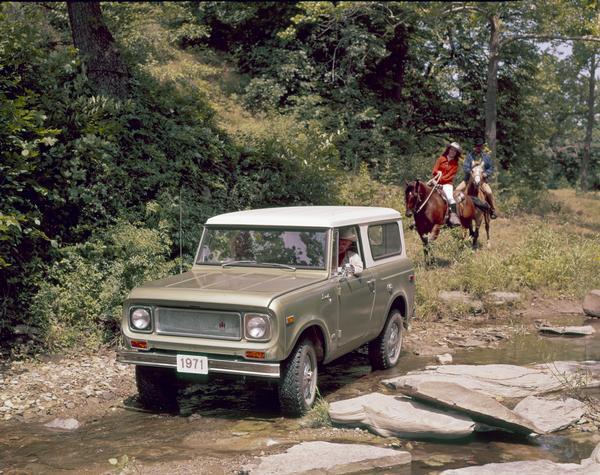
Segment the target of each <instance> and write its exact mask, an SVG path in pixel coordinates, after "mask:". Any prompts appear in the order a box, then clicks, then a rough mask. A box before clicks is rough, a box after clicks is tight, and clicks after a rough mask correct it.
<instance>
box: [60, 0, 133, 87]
mask: <svg viewBox="0 0 600 475" xmlns="http://www.w3.org/2000/svg"><path fill="white" fill-rule="evenodd" d="M67 9H68V12H69V23H70V25H71V34H72V36H73V44H74V45H75V47H76V48H77V49H78V50H79V55H80V57H81V59H82V61H83V63H84V65H85V67H86V73H87V77H88V80H89V81H90V83H91V85H92V87H93V88H94V89H95V90H97V91H98V92H99V93H101V94H107V95H110V96H114V97H118V98H121V99H123V98H125V97H127V95H128V90H129V73H128V70H127V67H126V66H125V63H123V61H122V59H121V56H120V54H119V50H118V48H117V45H116V43H115V40H114V38H113V36H112V35H111V33H110V31H109V30H108V28H107V27H106V24H105V23H104V18H103V17H102V10H101V9H100V3H99V2H72V1H68V2H67Z"/></svg>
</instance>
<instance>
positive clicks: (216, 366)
mask: <svg viewBox="0 0 600 475" xmlns="http://www.w3.org/2000/svg"><path fill="white" fill-rule="evenodd" d="M117 361H118V362H119V363H129V364H135V365H142V366H156V367H159V368H173V369H175V368H177V355H175V354H171V353H159V352H157V351H135V350H125V349H120V350H118V351H117ZM208 372H209V374H210V373H222V374H233V375H239V376H252V377H258V378H268V379H279V375H280V368H279V363H261V362H258V361H256V362H255V361H244V360H226V359H220V358H215V357H214V356H208Z"/></svg>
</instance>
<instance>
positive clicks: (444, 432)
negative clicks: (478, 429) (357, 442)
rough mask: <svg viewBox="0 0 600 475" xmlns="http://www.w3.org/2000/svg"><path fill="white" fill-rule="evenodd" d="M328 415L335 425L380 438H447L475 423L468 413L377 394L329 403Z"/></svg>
mask: <svg viewBox="0 0 600 475" xmlns="http://www.w3.org/2000/svg"><path fill="white" fill-rule="evenodd" d="M329 416H330V417H331V420H332V421H333V422H334V423H336V424H342V425H346V426H353V427H366V428H367V429H369V430H370V431H371V432H374V433H375V434H378V435H381V436H383V437H402V438H408V439H443V440H448V439H459V438H462V437H466V436H468V435H469V434H471V433H472V432H473V431H474V430H475V422H473V420H472V419H471V418H469V417H468V416H465V415H462V414H458V413H456V412H454V411H443V410H440V409H436V408H434V407H431V406H429V405H425V404H422V403H420V402H418V401H413V400H411V399H409V398H406V397H403V396H387V395H385V394H381V393H372V394H367V395H365V396H360V397H357V398H352V399H346V400H344V401H337V402H333V403H331V404H330V405H329Z"/></svg>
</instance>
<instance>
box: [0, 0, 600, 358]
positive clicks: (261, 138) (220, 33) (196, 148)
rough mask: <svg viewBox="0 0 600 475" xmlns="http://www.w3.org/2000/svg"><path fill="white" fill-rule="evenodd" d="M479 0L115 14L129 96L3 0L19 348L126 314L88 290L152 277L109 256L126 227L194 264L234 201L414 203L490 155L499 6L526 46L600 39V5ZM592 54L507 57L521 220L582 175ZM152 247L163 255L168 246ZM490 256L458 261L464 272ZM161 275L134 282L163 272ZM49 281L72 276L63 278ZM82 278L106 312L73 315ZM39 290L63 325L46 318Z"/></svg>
mask: <svg viewBox="0 0 600 475" xmlns="http://www.w3.org/2000/svg"><path fill="white" fill-rule="evenodd" d="M467 6H468V5H467ZM479 7H480V8H479V10H478V11H473V10H471V11H468V12H466V13H465V14H464V15H462V16H461V17H460V18H461V21H456V19H457V17H456V15H452V14H450V13H448V9H449V8H452V7H449V6H448V5H446V4H443V3H429V4H427V3H409V2H408V3H407V2H387V3H385V4H381V3H372V2H336V3H331V2H300V3H285V2H283V3H282V2H261V3H252V2H250V3H237V2H171V3H170V2H163V3H118V2H117V3H114V2H113V3H105V4H103V5H102V9H103V12H104V17H105V20H106V23H107V25H108V27H109V29H110V31H111V32H112V33H113V36H114V37H115V39H116V41H117V47H118V48H119V49H120V51H121V53H123V57H124V58H125V60H126V61H127V63H128V68H129V70H130V71H132V77H131V81H130V83H131V84H130V88H129V92H128V96H127V98H126V100H120V99H115V98H112V97H108V96H102V95H98V94H97V92H96V91H94V90H92V89H91V88H90V85H89V83H88V80H87V76H86V71H85V69H84V68H83V66H82V63H81V61H80V59H79V56H78V53H77V51H76V50H75V49H74V48H73V47H72V46H71V42H72V39H71V32H70V28H69V19H68V15H67V8H66V5H64V4H50V5H41V4H35V3H32V4H27V3H5V4H2V5H0V68H1V73H2V74H0V153H1V160H0V176H1V177H2V178H1V179H0V196H2V200H1V201H0V270H1V271H2V278H1V279H0V296H1V297H0V298H1V304H0V315H1V318H0V339H1V340H2V341H3V342H6V341H10V339H11V338H12V337H13V336H14V334H13V333H14V332H13V329H14V328H15V327H16V326H17V325H18V324H20V323H23V322H29V321H30V320H31V322H33V323H34V324H35V325H40V326H42V327H43V328H44V329H45V331H46V333H45V335H46V336H47V338H48V342H49V343H48V344H49V346H53V347H61V346H67V345H68V341H71V340H72V341H75V340H77V339H78V337H77V335H76V333H77V331H79V330H82V331H84V330H85V329H86V328H88V327H89V328H91V327H93V326H94V325H89V326H86V325H88V324H90V323H92V324H93V323H94V322H96V323H98V322H100V320H101V317H99V315H113V316H114V306H115V305H116V303H115V301H109V299H108V298H105V297H102V298H103V299H104V300H105V302H104V303H103V304H102V305H100V304H98V303H97V302H96V303H94V302H91V301H89V298H88V300H85V296H84V294H85V293H86V292H88V291H92V290H93V289H92V287H93V282H94V281H95V280H97V279H101V280H102V282H104V283H105V284H106V285H108V286H110V285H112V286H113V288H117V287H118V288H119V289H121V290H123V289H125V288H126V287H128V286H129V284H131V283H132V282H130V281H128V280H127V279H126V278H124V277H122V274H119V272H118V270H116V269H112V268H110V269H109V268H106V267H103V264H101V263H99V261H98V259H99V257H98V256H100V255H101V254H102V252H104V251H101V245H102V242H103V240H106V242H107V243H108V244H107V245H109V247H111V246H112V247H113V248H114V247H115V246H117V247H118V244H116V243H117V242H119V240H124V239H125V238H124V237H122V236H121V235H120V234H119V235H118V236H117V234H118V233H117V231H116V229H124V227H126V226H128V225H127V224H126V223H132V222H135V223H139V224H137V225H136V229H138V228H139V229H140V230H141V229H145V230H146V231H145V232H146V233H152V232H160V233H161V242H162V243H164V246H165V247H161V250H160V253H159V254H160V256H163V257H161V259H166V260H165V261H164V262H165V263H166V262H167V260H168V259H174V258H176V257H177V256H179V252H180V249H181V250H182V253H183V261H184V264H185V265H188V264H189V263H190V262H191V259H192V256H193V254H194V251H195V247H196V243H197V240H198V237H199V235H200V230H201V226H202V223H203V222H204V221H205V220H206V219H207V218H208V217H209V216H211V215H214V214H216V213H220V212H223V211H228V210H235V209H244V208H256V207H267V206H277V205H290V204H292V205H293V204H334V203H341V204H373V205H375V204H384V205H386V206H390V207H393V208H396V209H400V210H401V209H402V207H403V203H402V194H401V190H400V191H399V190H398V186H397V185H400V184H401V183H402V182H403V181H404V180H406V179H414V178H417V177H418V178H426V177H428V176H429V174H430V170H431V166H432V164H433V162H434V160H435V158H436V157H437V156H438V155H439V153H440V152H441V150H442V149H443V146H444V144H445V143H447V142H448V141H451V140H458V141H459V142H461V143H462V144H463V145H464V146H465V148H469V146H470V144H471V142H472V139H473V138H475V137H479V136H481V135H482V132H483V128H484V121H485V117H484V102H485V81H486V71H487V65H488V58H487V56H486V53H485V52H486V47H487V42H488V41H489V31H488V30H487V20H486V16H485V14H490V13H495V14H498V15H499V16H500V18H501V21H502V28H503V32H504V33H505V34H519V33H536V32H538V33H539V32H542V31H551V30H552V28H554V29H555V30H556V31H560V32H565V33H569V34H595V33H597V28H598V27H597V21H596V22H595V19H597V14H598V12H597V10H593V9H590V8H589V6H588V5H587V3H586V2H583V3H582V2H580V1H578V0H573V1H569V2H566V3H565V2H562V3H561V2H555V1H554V0H553V1H552V2H550V3H549V4H548V5H546V4H544V5H538V6H536V7H535V8H532V7H531V6H529V5H528V4H524V3H523V4H521V3H512V4H511V3H508V4H501V3H498V4H496V3H494V4H482V5H479ZM481 12H483V13H484V15H482V14H481ZM486 12H487V13H486ZM590 50H591V49H590V48H587V47H583V46H578V45H576V46H575V47H574V56H573V61H571V58H570V59H568V60H564V61H563V60H559V59H556V58H554V57H550V55H548V54H546V53H543V52H541V51H539V50H538V49H537V48H535V47H534V46H532V45H531V44H528V43H525V42H522V41H514V42H507V43H505V45H504V46H503V50H502V58H501V59H502V61H501V64H500V70H499V75H498V80H499V82H498V85H499V91H498V127H497V128H498V139H499V144H498V157H497V160H496V167H497V168H499V169H500V170H501V171H500V173H499V174H498V175H497V176H498V183H497V184H498V186H497V188H496V189H497V190H498V192H499V194H498V196H499V198H500V204H501V211H502V212H503V213H506V214H507V215H510V216H513V215H517V214H518V213H520V212H521V211H531V210H535V212H538V213H540V214H546V213H548V212H552V211H556V208H555V205H554V204H552V202H549V201H548V200H546V197H545V195H544V194H543V193H541V192H540V191H539V190H540V189H544V187H545V185H546V184H548V183H550V184H552V185H559V184H564V183H569V184H575V183H576V182H577V180H578V179H580V176H579V175H580V169H579V162H580V160H581V149H580V148H578V146H577V144H579V143H581V141H582V140H583V133H582V131H581V130H582V127H581V124H582V115H581V113H582V108H583V107H582V98H584V97H585V86H586V85H587V84H588V83H587V82H586V81H585V80H584V79H585V71H586V67H587V66H586V65H588V64H589V58H590ZM206 58H209V59H208V60H206ZM200 61H203V62H200ZM586 61H587V62H586ZM225 64H226V65H227V66H224V65H225ZM232 64H233V65H235V66H232ZM582 72H583V73H584V74H582ZM582 78H583V79H582ZM565 91H568V93H565ZM597 140H598V137H597V134H596V135H594V137H593V142H594V143H593V144H592V159H591V161H592V164H591V172H592V175H593V176H594V177H595V176H596V175H598V174H597V173H594V171H596V170H597V169H598V168H597V167H598V166H599V165H598V160H599V159H600V158H599V156H598V153H597V150H598V147H597V145H595V144H597ZM549 158H552V161H551V165H550V166H549V165H548V160H549ZM554 159H556V160H554ZM596 182H597V180H596ZM596 182H594V183H592V186H597V183H596ZM382 183H383V184H384V185H382ZM394 185H396V186H394ZM117 223H118V224H117ZM115 226H116V227H115ZM152 230H159V231H152ZM130 231H131V233H133V231H132V230H131V229H130ZM140 232H142V231H140ZM115 233H117V234H115ZM119 236H121V237H119ZM81 243H86V244H81ZM134 244H135V243H134ZM134 244H132V247H134V248H135V247H136V246H137V247H139V248H141V249H142V251H141V252H143V253H146V254H144V255H147V256H150V255H151V252H155V251H156V250H154V251H151V250H150V248H149V247H148V246H146V245H144V244H143V243H137V244H135V245H134ZM146 244H148V243H146ZM156 252H158V251H156ZM449 252H450V250H449ZM469 252H470V251H469V250H468V249H467V248H463V247H457V248H456V247H455V248H453V249H452V251H451V252H450V254H451V255H452V260H453V262H455V263H462V262H466V261H469V259H470V257H469V255H470V254H469ZM587 252H588V251H585V252H584V251H582V253H583V254H586V253H587ZM586 255H587V254H586ZM130 258H131V259H133V257H131V256H130V257H127V256H124V257H123V259H125V261H124V263H123V265H125V262H128V259H130ZM120 259H121V257H120V256H117V258H116V261H119V260H120ZM159 261H160V259H159ZM161 262H162V261H161ZM61 263H62V264H61ZM61 265H62V266H63V267H61ZM115 265H116V264H115ZM165 265H167V264H165ZM457 265H458V264H457ZM519 265H521V264H519ZM144 266H151V261H150V259H148V260H144V261H143V263H142V267H144ZM142 267H140V268H138V269H137V270H136V271H135V272H133V271H132V272H133V274H135V275H142V274H144V273H145V272H149V269H147V268H146V269H145V270H144V269H142ZM159 267H160V266H159ZM167 267H168V266H167ZM48 269H51V270H50V271H49V272H50V275H51V276H52V277H51V278H52V279H53V280H52V282H51V284H50V283H44V280H43V279H42V278H41V276H43V275H46V273H47V272H48ZM66 269H70V270H71V272H73V273H75V274H78V275H79V274H81V278H80V279H79V280H72V279H71V278H70V273H69V272H68V271H67V270H66ZM87 271H89V272H88V274H86V275H83V274H84V273H85V272H87ZM123 272H125V271H123ZM127 272H129V271H127ZM127 272H125V273H127ZM144 275H145V274H144ZM107 276H108V277H107ZM115 276H120V277H115ZM60 279H64V280H65V282H70V284H69V285H71V287H72V289H74V290H73V291H72V292H73V295H77V296H79V297H80V298H81V299H83V300H82V302H85V303H86V305H89V306H90V308H91V310H90V313H89V314H85V315H83V314H82V315H79V314H75V313H73V312H76V311H77V310H76V306H75V304H73V302H70V303H69V299H71V297H70V295H69V292H70V291H67V290H65V289H66V287H62V286H61V283H60V282H59V280H60ZM119 279H122V280H123V281H122V280H119ZM534 280H535V279H533V278H531V282H533V283H532V285H541V284H539V283H535V282H534ZM125 281H127V282H125ZM111 282H112V283H111ZM66 285H67V284H66V283H65V286H66ZM78 285H80V287H78ZM103 285H104V284H103ZM465 285H467V284H465ZM468 285H469V286H470V285H475V284H472V283H469V284H468ZM524 285H527V284H524ZM38 286H42V287H41V288H40V289H39V292H38ZM86 286H87V287H86ZM115 286H116V287H115ZM121 290H119V292H121ZM123 291H124V290H123ZM36 294H37V295H36ZM34 295H36V297H35V299H33V300H35V302H36V304H35V305H37V307H36V308H40V309H41V308H43V312H44V313H43V315H44V317H43V319H42V320H43V321H42V320H40V321H35V318H34V317H33V316H32V315H34V314H33V313H31V311H30V309H29V303H30V301H31V300H32V298H33V296H34ZM94 295H97V294H94ZM53 296H54V297H56V299H57V301H59V302H61V306H60V308H58V307H53V306H52V305H51V299H52V298H53ZM73 299H74V297H73ZM73 299H72V300H73ZM73 301H74V300H73ZM44 302H45V303H44ZM98 305H100V306H98ZM65 309H66V310H65ZM111 309H112V310H111ZM69 312H71V314H69ZM111 312H112V313H111ZM69 315H70V316H69ZM40 318H41V317H40ZM111 318H112V317H111ZM70 319H72V320H70ZM107 321H108V320H107ZM71 324H72V325H71ZM103 325H104V324H103V323H98V325H97V326H98V327H99V328H103V329H102V330H101V331H100V332H99V333H93V332H92V333H90V335H91V338H92V340H93V341H94V342H96V343H97V342H99V341H103V340H106V339H107V338H109V337H108V336H107V335H109V334H110V330H108V324H107V325H104V326H103ZM62 329H64V331H65V332H66V333H65V335H67V333H68V334H69V335H71V336H68V337H67V336H65V337H64V338H62V337H61V333H60V332H62V331H63V330H62ZM59 330H60V331H59ZM69 332H70V333H69ZM92 340H90V341H92ZM92 346H93V345H92Z"/></svg>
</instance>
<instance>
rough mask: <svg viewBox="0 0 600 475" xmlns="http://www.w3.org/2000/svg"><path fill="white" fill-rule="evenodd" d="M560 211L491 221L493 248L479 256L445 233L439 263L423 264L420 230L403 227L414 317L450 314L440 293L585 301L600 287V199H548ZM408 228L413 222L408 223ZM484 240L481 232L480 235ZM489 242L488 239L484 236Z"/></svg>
mask: <svg viewBox="0 0 600 475" xmlns="http://www.w3.org/2000/svg"><path fill="white" fill-rule="evenodd" d="M548 199H549V200H552V201H553V202H554V205H553V206H552V209H553V210H555V211H552V212H549V213H544V214H542V215H535V214H521V215H514V216H512V217H511V218H504V219H498V220H496V221H492V225H491V238H492V241H491V243H492V245H491V248H490V249H486V248H485V247H481V248H480V249H478V250H477V251H473V250H471V248H470V245H469V242H468V241H465V240H463V239H462V236H461V233H460V232H459V231H457V230H452V231H450V230H447V229H445V230H443V231H442V233H441V234H440V237H439V239H438V240H437V241H436V242H435V243H434V245H433V254H434V256H435V257H436V258H437V265H435V264H434V265H433V266H431V267H429V268H427V267H426V266H425V263H424V260H423V251H422V245H421V243H420V240H419V239H418V236H417V233H416V231H412V230H408V229H405V236H406V241H407V250H408V253H409V255H410V256H411V257H412V258H413V260H414V261H415V265H416V267H417V312H418V315H419V316H420V317H421V318H424V319H434V318H438V317H440V316H443V315H445V314H452V313H453V309H452V308H449V307H448V305H447V304H445V303H443V302H441V301H440V299H439V297H438V295H439V293H440V292H441V291H443V290H460V291H464V292H467V293H469V294H472V295H474V296H476V297H480V298H482V297H484V296H485V294H487V293H488V292H491V291H516V292H520V293H522V294H524V297H525V298H524V300H527V298H528V297H529V296H531V295H532V294H534V293H535V294H536V295H537V296H539V297H549V298H571V299H579V298H582V297H583V296H584V295H585V294H586V293H587V292H588V291H589V290H591V289H593V288H599V287H600V232H599V231H600V230H599V229H597V228H598V223H600V199H599V198H598V193H587V194H582V193H579V194H576V193H575V191H574V190H557V191H553V192H551V193H550V194H549V196H548ZM406 221H407V222H405V226H406V225H407V224H408V222H409V220H406ZM482 234H483V233H482ZM480 239H481V241H482V244H485V237H483V238H482V237H481V234H480Z"/></svg>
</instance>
